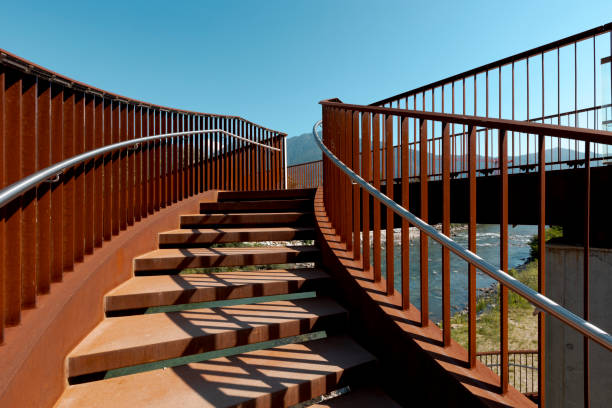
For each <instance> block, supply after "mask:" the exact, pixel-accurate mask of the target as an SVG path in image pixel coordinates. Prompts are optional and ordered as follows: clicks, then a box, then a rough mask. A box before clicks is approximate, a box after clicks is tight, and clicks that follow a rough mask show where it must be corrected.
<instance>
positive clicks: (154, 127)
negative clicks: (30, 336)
mask: <svg viewBox="0 0 612 408" xmlns="http://www.w3.org/2000/svg"><path fill="white" fill-rule="evenodd" d="M201 123H205V124H207V127H208V128H209V129H219V130H220V132H218V133H215V134H213V135H195V134H193V133H186V134H181V135H176V136H173V137H168V138H166V139H163V140H159V139H158V140H149V141H147V142H144V143H139V144H132V145H124V146H122V147H121V148H119V149H116V150H112V151H105V152H104V153H103V154H100V155H97V156H92V157H87V159H86V160H84V161H79V162H78V163H74V165H72V166H69V167H66V168H63V169H58V174H57V175H56V174H49V175H47V176H45V177H44V178H42V179H40V180H38V181H37V183H36V184H34V185H31V186H30V187H31V188H29V189H28V190H23V191H20V192H19V194H21V195H20V196H18V197H16V198H15V197H14V196H11V197H10V200H12V201H10V202H7V203H3V204H2V205H1V206H2V209H1V210H0V211H1V212H0V219H1V221H0V282H1V285H0V343H1V342H2V341H3V338H4V334H3V333H4V327H5V326H12V325H17V324H19V323H20V321H21V314H22V310H23V309H27V308H32V307H36V304H37V301H38V297H39V295H40V294H44V293H48V292H49V290H50V288H51V282H59V281H61V280H62V279H63V274H64V272H67V271H72V270H73V269H74V268H75V265H76V264H78V263H79V262H82V261H83V259H84V256H85V254H91V253H92V252H94V249H96V248H99V247H100V246H101V245H102V243H103V241H109V240H111V238H113V237H114V236H117V235H118V234H119V233H120V231H123V230H125V229H126V228H127V227H128V226H131V225H133V224H134V222H138V221H141V220H142V219H143V218H145V217H147V216H150V215H152V214H154V213H155V212H158V211H160V210H161V209H162V208H164V207H166V206H167V205H169V204H170V203H176V202H178V201H180V200H183V199H186V198H188V197H192V196H194V195H196V194H199V193H200V192H202V191H205V190H208V189H211V188H218V189H243V190H244V189H246V187H247V186H246V185H245V184H244V183H243V181H244V178H245V177H247V176H248V177H251V178H252V179H253V181H254V182H255V181H257V184H255V183H251V185H250V188H251V189H254V188H262V189H263V188H269V187H280V186H282V185H284V180H283V177H284V172H283V171H281V169H276V168H275V167H274V166H281V165H282V164H283V163H282V162H281V161H279V160H276V161H273V162H272V163H271V164H268V167H267V170H268V171H267V172H266V171H264V169H263V168H260V166H261V164H260V163H258V162H255V161H253V162H252V163H251V164H252V166H253V167H252V168H253V170H254V171H252V172H249V173H245V174H243V175H242V176H241V177H240V180H238V181H240V182H238V183H237V182H235V181H234V176H233V172H232V171H231V166H230V165H231V164H232V163H233V162H232V158H233V157H234V156H236V155H238V154H240V153H241V150H247V151H249V152H251V153H252V154H253V155H255V154H257V155H259V156H261V157H264V153H263V151H264V150H266V148H265V146H263V145H274V148H275V149H276V148H277V149H281V150H282V149H284V143H278V141H279V140H281V139H282V138H284V137H285V136H286V135H285V134H284V133H280V132H277V131H274V130H271V129H267V128H263V127H261V126H259V125H256V124H254V123H252V122H249V121H246V120H244V119H242V118H240V117H236V116H220V115H212V114H206V113H198V112H190V111H185V110H177V109H171V108H167V107H163V106H158V105H152V104H148V103H144V102H141V101H138V100H135V99H130V98H126V97H123V96H120V95H116V94H112V93H109V92H106V91H103V90H100V89H97V88H93V87H91V86H89V85H86V84H83V83H80V82H77V81H74V80H72V79H70V78H67V77H64V76H62V75H58V74H56V73H54V72H52V71H49V70H46V69H44V68H42V67H40V66H37V65H35V64H33V63H31V62H29V61H25V60H23V59H20V58H19V57H16V56H14V55H12V54H10V53H8V52H6V51H4V50H1V49H0V146H2V150H1V151H0V163H1V164H0V189H4V188H6V187H8V186H10V185H11V184H13V183H15V182H18V181H20V180H23V179H24V178H25V177H27V176H31V175H34V174H35V173H37V172H38V171H41V170H43V169H45V168H48V167H49V166H51V165H55V164H57V163H59V162H61V161H62V160H66V159H71V158H74V157H75V156H77V155H79V154H82V153H85V152H91V151H92V150H94V149H97V148H104V147H107V146H109V145H111V144H113V143H117V142H120V141H121V142H126V143H133V142H130V140H133V139H138V138H141V137H145V136H152V135H159V134H163V133H164V132H166V131H167V130H168V129H172V130H178V131H181V130H183V129H185V130H186V131H188V132H192V131H196V130H198V129H199V127H200V124H201ZM212 124H214V126H213V125H212ZM233 124H236V126H233ZM247 128H248V129H249V130H251V131H253V132H259V133H258V134H260V135H261V137H260V138H259V139H258V141H259V142H260V143H261V144H258V145H253V144H246V143H243V144H242V146H241V147H238V144H237V143H235V141H234V140H233V139H234V138H233V137H231V138H230V137H229V135H228V134H227V133H225V132H229V131H230V130H233V131H234V133H235V134H236V135H238V136H239V137H245V138H250V137H251V134H246V133H244V132H245V129H247ZM202 140H204V141H205V142H207V143H205V147H204V149H203V146H202V143H200V141H202ZM211 140H214V141H215V143H211ZM241 142H243V140H241ZM281 153H283V155H284V152H281ZM272 156H274V155H272ZM276 156H278V154H276ZM211 163H212V164H213V167H212V168H211V167H210V166H209V165H210V164H211ZM242 164H243V162H241V166H242ZM200 168H201V169H202V177H200V174H199V173H198V171H197V170H199V169H200ZM60 170H61V171H60ZM211 172H214V173H213V174H211ZM60 173H61V174H60ZM209 176H214V178H213V179H212V180H214V182H208V183H204V180H205V179H206V180H208V179H207V177H209ZM263 177H267V181H268V182H267V184H265V183H263V182H261V180H260V179H262V178H263ZM200 179H201V180H202V182H200ZM7 200H8V199H7Z"/></svg>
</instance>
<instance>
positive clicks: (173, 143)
mask: <svg viewBox="0 0 612 408" xmlns="http://www.w3.org/2000/svg"><path fill="white" fill-rule="evenodd" d="M168 115H169V118H168V122H169V125H170V129H169V130H170V133H176V132H177V131H178V126H177V123H176V122H177V114H176V112H169V113H168ZM177 140H178V138H177V137H176V136H174V137H172V138H170V139H169V140H168V142H169V143H170V151H169V155H170V158H169V160H168V161H169V163H170V171H169V177H170V196H171V197H172V198H171V202H173V203H176V202H177V201H178V175H177V172H176V171H177V168H178V161H177V159H176V157H177Z"/></svg>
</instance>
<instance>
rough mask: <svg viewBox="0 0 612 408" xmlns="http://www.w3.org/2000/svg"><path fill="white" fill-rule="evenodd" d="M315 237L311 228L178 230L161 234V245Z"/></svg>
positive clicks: (165, 246) (166, 246)
mask: <svg viewBox="0 0 612 408" xmlns="http://www.w3.org/2000/svg"><path fill="white" fill-rule="evenodd" d="M314 236H315V230H314V228H309V227H301V228H300V227H267V228H203V229H178V230H173V231H166V232H162V233H161V234H159V245H160V246H163V247H164V248H168V247H169V246H187V245H204V244H216V243H227V242H254V241H292V240H296V239H314Z"/></svg>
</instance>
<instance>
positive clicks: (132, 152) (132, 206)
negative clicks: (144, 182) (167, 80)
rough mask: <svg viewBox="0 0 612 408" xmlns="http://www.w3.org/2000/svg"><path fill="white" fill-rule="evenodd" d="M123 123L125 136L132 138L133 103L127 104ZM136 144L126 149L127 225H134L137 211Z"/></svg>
mask: <svg viewBox="0 0 612 408" xmlns="http://www.w3.org/2000/svg"><path fill="white" fill-rule="evenodd" d="M125 125H126V126H127V134H128V136H127V138H128V139H130V140H133V139H134V138H135V136H134V105H132V104H129V105H128V106H127V118H126V122H125ZM137 149H138V146H135V145H132V146H131V147H130V148H129V149H128V174H129V176H128V186H127V187H128V198H127V208H128V214H127V216H128V218H127V225H134V216H135V214H136V212H137V207H136V181H135V180H136V178H135V175H136V155H137V154H138V153H137Z"/></svg>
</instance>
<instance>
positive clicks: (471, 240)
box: [468, 126, 476, 368]
mask: <svg viewBox="0 0 612 408" xmlns="http://www.w3.org/2000/svg"><path fill="white" fill-rule="evenodd" d="M468 132H469V134H468V144H469V152H468V161H469V166H468V172H469V174H468V178H469V200H468V202H469V207H470V208H469V221H468V249H469V250H470V251H472V252H474V253H476V127H475V126H470V127H469V129H468ZM468 344H469V349H468V361H469V366H470V368H473V367H474V366H475V365H476V268H475V267H474V265H472V264H471V263H468Z"/></svg>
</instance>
